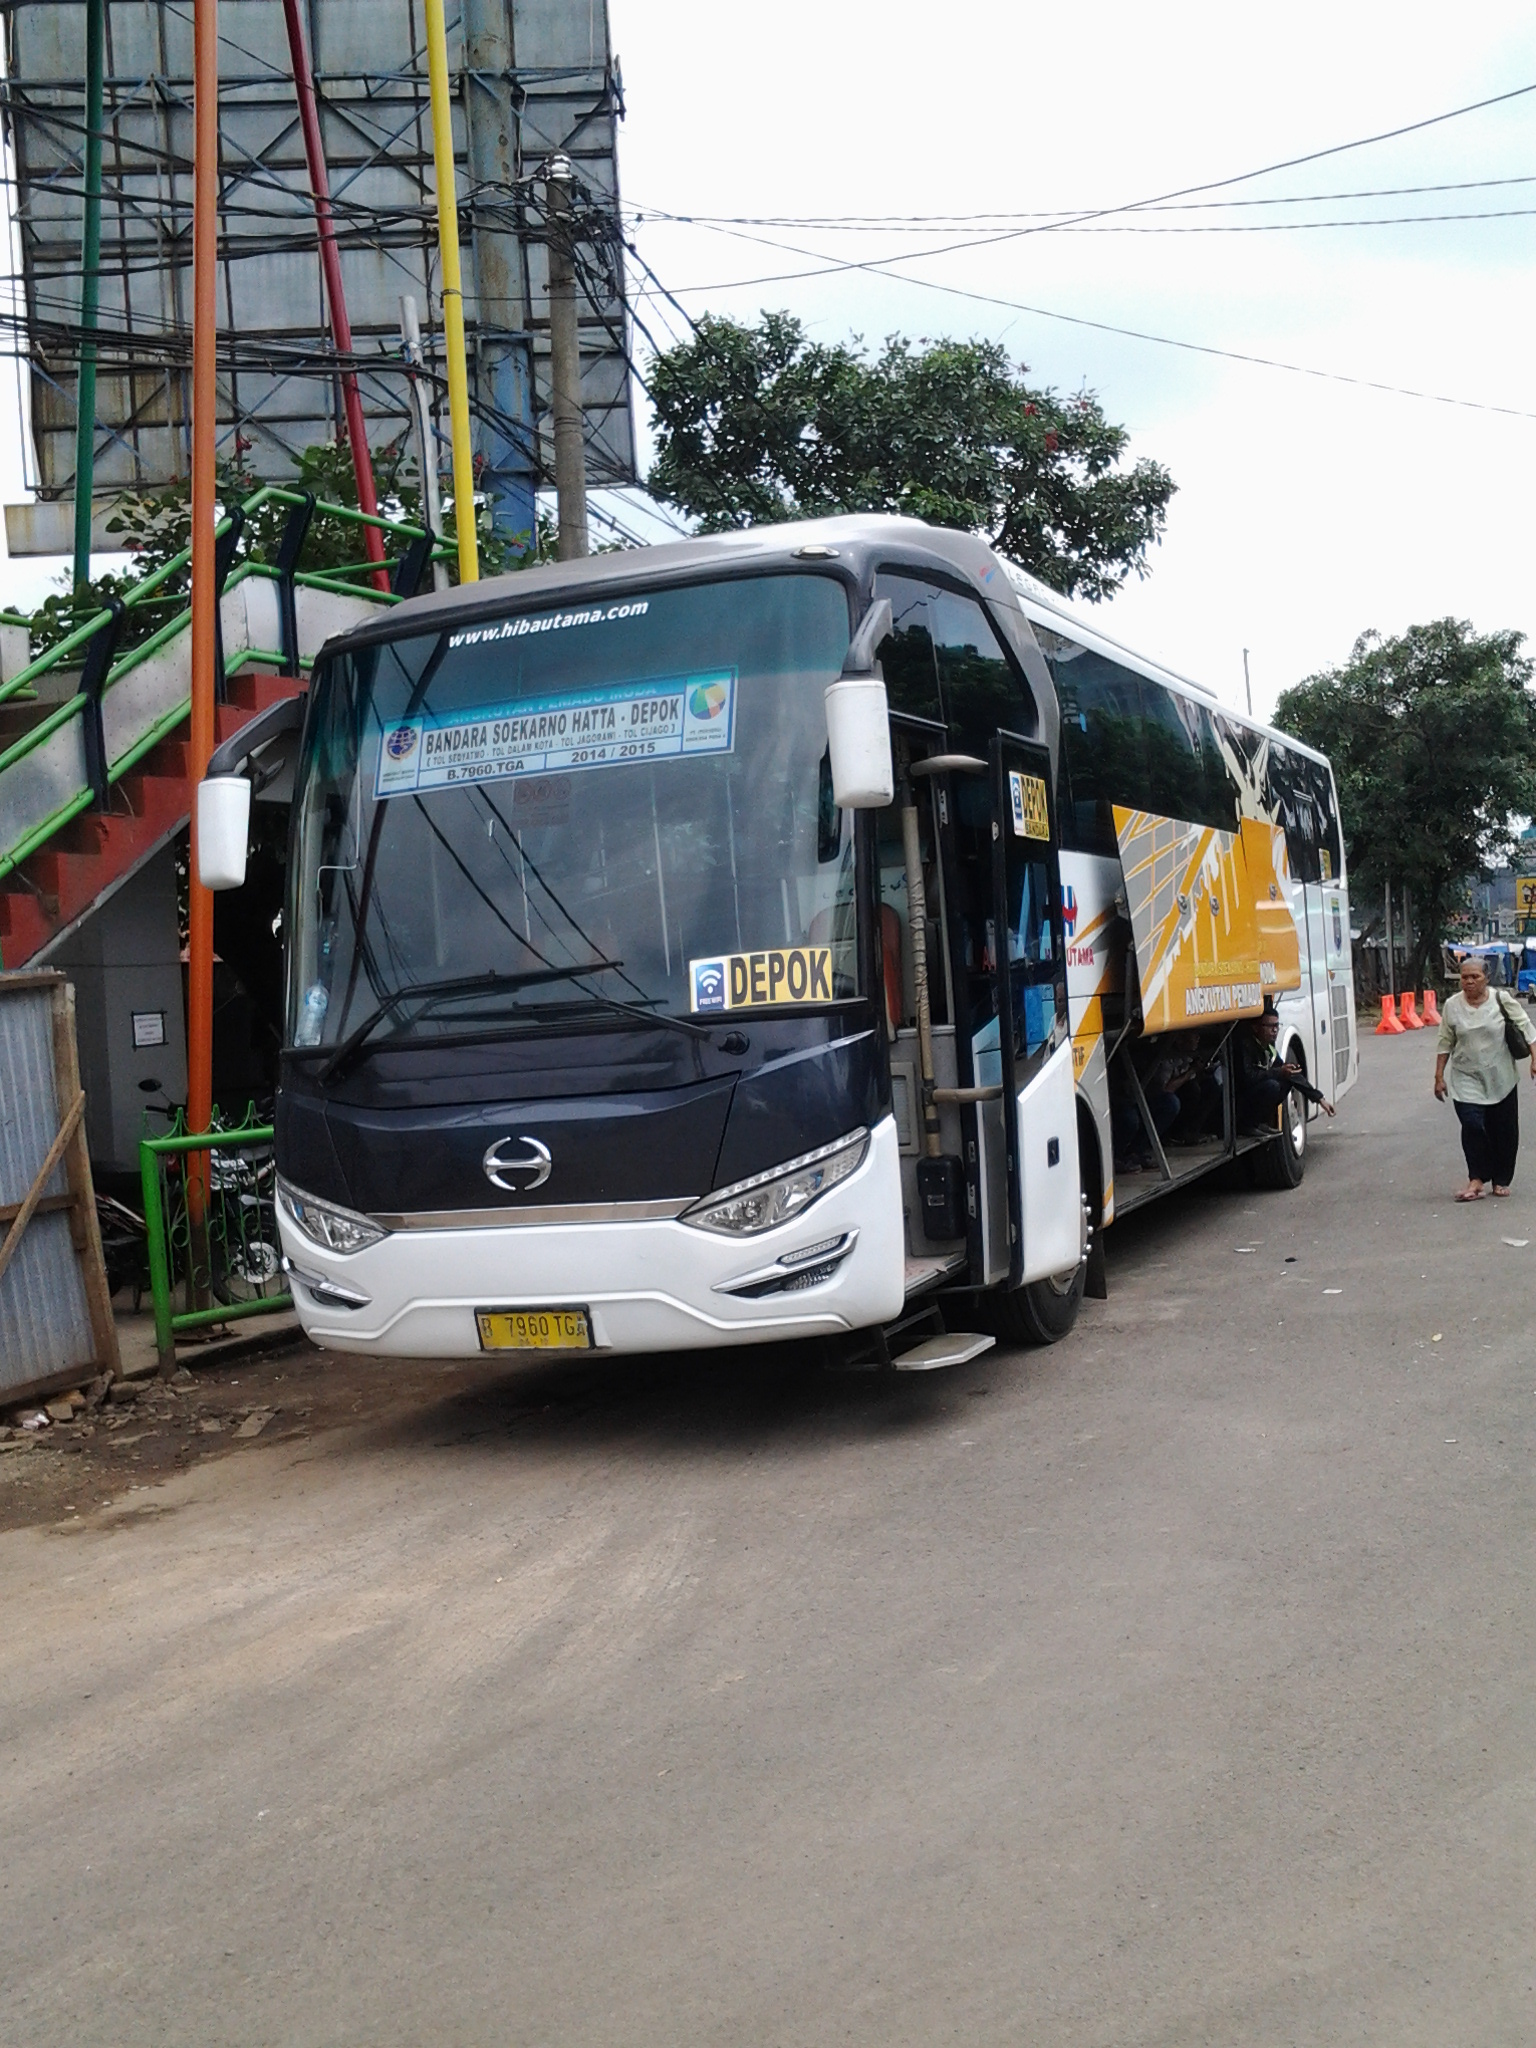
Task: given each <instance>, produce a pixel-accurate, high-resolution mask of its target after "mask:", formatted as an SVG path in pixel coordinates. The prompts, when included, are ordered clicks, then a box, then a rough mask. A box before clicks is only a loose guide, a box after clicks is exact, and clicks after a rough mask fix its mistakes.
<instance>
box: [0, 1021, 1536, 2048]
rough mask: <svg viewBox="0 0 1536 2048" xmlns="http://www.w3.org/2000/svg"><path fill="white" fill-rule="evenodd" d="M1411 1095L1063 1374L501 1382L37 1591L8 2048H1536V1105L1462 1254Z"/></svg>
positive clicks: (14, 1808) (330, 1439) (99, 1550)
mask: <svg viewBox="0 0 1536 2048" xmlns="http://www.w3.org/2000/svg"><path fill="white" fill-rule="evenodd" d="M1366 1054H1367V1057H1366V1070H1365V1078H1364V1081H1363V1083H1362V1085H1361V1086H1360V1088H1359V1089H1358V1090H1357V1092H1356V1093H1355V1094H1354V1096H1353V1097H1352V1098H1351V1099H1350V1101H1349V1102H1348V1104H1347V1107H1346V1111H1345V1113H1344V1114H1343V1115H1342V1116H1341V1117H1340V1120H1339V1125H1338V1127H1337V1128H1336V1129H1334V1130H1332V1131H1330V1132H1328V1133H1326V1134H1325V1135H1323V1136H1322V1137H1321V1139H1320V1141H1319V1142H1318V1143H1317V1145H1316V1148H1315V1151H1314V1154H1313V1158H1312V1163H1311V1168H1310V1171H1309V1173H1308V1176H1307V1180H1306V1184H1305V1186H1304V1187H1303V1189H1302V1190H1301V1191H1300V1192H1299V1193H1298V1194H1295V1195H1245V1196H1230V1195H1229V1196H1217V1195H1208V1194H1207V1195H1199V1194H1197V1195H1194V1196H1191V1197H1186V1198H1184V1199H1183V1200H1181V1202H1180V1203H1179V1204H1178V1205H1177V1206H1176V1207H1165V1209H1164V1210H1163V1211H1162V1212H1161V1213H1158V1214H1155V1215H1154V1216H1151V1217H1148V1218H1146V1219H1143V1220H1140V1221H1136V1222H1132V1223H1128V1224H1127V1225H1126V1226H1125V1227H1124V1229H1123V1231H1122V1233H1121V1238H1120V1243H1119V1246H1118V1249H1117V1251H1116V1252H1115V1253H1114V1255H1113V1258H1112V1269H1111V1285H1112V1294H1111V1299H1110V1301H1109V1302H1108V1303H1106V1304H1101V1305H1096V1306H1094V1307H1092V1308H1091V1310H1090V1311H1089V1312H1088V1314H1087V1316H1086V1319H1085V1323H1084V1325H1083V1326H1082V1327H1081V1328H1080V1330H1079V1333H1078V1334H1077V1336H1076V1337H1075V1338H1074V1339H1073V1340H1072V1341H1071V1342H1070V1343H1068V1344H1067V1345H1065V1346H1060V1347H1057V1348H1056V1349H1055V1350H1053V1351H1051V1352H1048V1353H1033V1354H1029V1353H1017V1354H1012V1355H1009V1356H998V1355H996V1354H993V1355H992V1356H989V1357H987V1358H984V1359H981V1360H979V1361H977V1362H976V1364H975V1365H973V1366H972V1367H970V1368H967V1369H966V1370H965V1371H964V1372H963V1373H962V1374H958V1375H955V1376H953V1377H950V1378H947V1379H943V1380H939V1379H937V1378H935V1379H933V1380H922V1381H915V1382H907V1381H899V1380H898V1381H893V1382H885V1381H880V1382H875V1381H870V1380H864V1379H848V1378H830V1377H825V1376H821V1375H817V1374H809V1373H806V1372H804V1371H803V1370H801V1369H798V1368H796V1367H794V1366H792V1365H786V1364H785V1363H784V1362H783V1361H782V1360H777V1361H775V1360H767V1361H765V1360H761V1359H757V1360H751V1361H743V1360H740V1359H737V1360H726V1361H719V1360H711V1361H709V1362H707V1363H703V1362H694V1363H692V1364H689V1365H686V1366H675V1365H669V1364H661V1365H655V1364H651V1365H643V1366H636V1365H629V1366H622V1367H619V1366H615V1367H612V1368H604V1369H602V1370H597V1371H587V1372H578V1373H565V1374H559V1373H553V1372H551V1373H539V1374H527V1373H524V1374H521V1375H503V1376H501V1377H499V1378H498V1377H497V1376H496V1375H494V1374H491V1373H486V1374H484V1375H482V1376H480V1377H479V1378H477V1379H474V1380H473V1381H472V1382H471V1383H469V1384H467V1385H464V1386H461V1387H458V1388H457V1389H456V1390H455V1391H453V1392H451V1393H447V1394H443V1393H438V1394H432V1393H430V1392H428V1393H424V1394H422V1395H421V1396H420V1397H419V1398H417V1399H416V1400H415V1402H414V1405H411V1406H409V1407H408V1408H407V1409H406V1410H405V1411H404V1412H403V1413H399V1414H396V1415H394V1416H392V1417H391V1418H390V1419H388V1420H387V1421H385V1422H382V1423H378V1424H375V1425H371V1426H369V1427H366V1428H363V1427H356V1426H354V1427H353V1428H352V1429H350V1430H340V1429H338V1430H334V1431H331V1432H328V1433H327V1432H322V1433H321V1434H318V1435H316V1436H315V1437H314V1439H313V1440H312V1441H311V1442H309V1443H308V1444H298V1443H293V1444H287V1445H283V1444H279V1445H276V1446H273V1447H272V1448H271V1449H267V1448H266V1447H265V1446H264V1445H256V1446H253V1447H252V1448H251V1450H250V1451H249V1452H248V1453H247V1454H244V1455H242V1456H240V1457H238V1458H230V1459H227V1460H225V1461H223V1462H221V1463H218V1464H214V1465H210V1466H205V1467H202V1468H199V1469H198V1470H197V1471H195V1472H192V1473H189V1474H187V1475H185V1476H183V1477H181V1478H178V1479H175V1480H172V1481H171V1482H170V1483H168V1484H166V1485H165V1486H163V1487H161V1488H158V1489H151V1490H149V1491H146V1492H142V1493H138V1494H135V1495H133V1496H131V1497H130V1499H129V1502H128V1504H127V1505H123V1504H119V1506H118V1507H116V1508H114V1509H113V1510H110V1511H108V1512H105V1513H103V1514H98V1515H95V1516H93V1517H92V1518H91V1519H90V1521H89V1522H87V1523H85V1524H84V1526H80V1525H78V1523H77V1524H76V1525H74V1526H71V1527H70V1528H69V1529H68V1530H67V1531H65V1530H63V1529H58V1528H54V1529H48V1530H22V1531H16V1532H13V1533H10V1534H8V1535H5V1536H4V1537H0V1587H3V1605H0V1845H3V1846H0V1983H3V1985H4V1994H3V2012H4V2019H3V2022H0V2035H3V2037H4V2039H5V2040H6V2042H8V2043H10V2044H15V2048H20V2044H23V2043H34V2042H37V2043H49V2044H57V2043H64V2042H68V2043H70V2044H72V2048H86V2044H95V2043H103V2044H112V2048H122V2044H125V2043H139V2042H144V2043H155V2044H157V2048H162V2044H172V2043H176V2044H179V2043H188V2044H198V2048H204V2044H210V2043H222V2042H230V2043H241V2044H245V2043H265V2042H278V2041H281V2042H283V2043H303V2044H307V2043H348V2044H351V2043H360V2042H367V2043H374V2042H379V2043H396V2042H398V2043H424V2042H431V2043H433V2044H460V2043H464V2044H471V2043H473V2044H481V2043H490V2042H507V2043H517V2044H519V2048H522V2044H534V2043H550V2044H561V2048H565V2044H572V2043H579V2044H586V2043H615V2044H620V2043H622V2044H625V2048H634V2044H636V2043H646V2044H649V2043H671V2042H682V2041H687V2042H689V2043H720V2044H733V2048H734V2044H739V2043H743V2042H752V2043H757V2042H765V2043H768V2042H771V2043H796V2044H798V2043H808V2044H809V2043H814V2044H821V2043H830V2042H851V2043H871V2044H875V2043H878V2044H881V2048H890V2044H895V2043H908V2042H910V2043H914V2044H919V2043H920V2044H925V2048H927V2044H932V2043H937V2042H947V2041H963V2042H966V2043H978V2042H982V2043H990V2042H998V2043H1003V2042H1006V2043H1010V2044H1013V2043H1020V2042H1043V2043H1050V2044H1052V2048H1055V2044H1062V2043H1066V2044H1079V2043H1081V2044H1095V2048H1097V2044H1102V2048H1128V2044H1137V2048H1140V2044H1154V2043H1155V2044H1166V2048H1190V2044H1195V2043H1207V2042H1209V2043H1213V2044H1221V2048H1232V2044H1243V2043H1265V2044H1268V2043H1286V2044H1292V2043H1304V2044H1312V2043H1316V2044H1327V2048H1337V2044H1343V2043H1356V2042H1359V2043H1366V2042H1369V2043H1372V2044H1380V2043H1388V2042H1390V2043H1392V2044H1393V2048H1404V2044H1417V2043H1424V2044H1434V2048H1445V2044H1449V2043H1468V2044H1477V2048H1487V2044H1501V2043H1506V2042H1507V2043H1512V2044H1513V2043H1527V2042H1529V2041H1531V2040H1532V2039H1533V2038H1536V1989H1533V1985H1536V1740H1533V1738H1536V1707H1533V1700H1536V1603H1533V1601H1532V1598H1531V1591H1532V1588H1531V1576H1532V1574H1531V1562H1532V1535H1531V1530H1532V1497H1533V1487H1532V1452H1533V1443H1536V1356H1533V1345H1532V1343H1531V1339H1530V1324H1531V1304H1532V1298H1533V1292H1532V1275H1533V1272H1536V1194H1533V1193H1532V1190H1536V1091H1530V1090H1527V1091H1526V1097H1525V1099H1526V1102H1527V1105H1528V1110H1527V1120H1528V1123H1529V1124H1530V1126H1531V1129H1532V1134H1533V1135H1532V1156H1531V1157H1530V1159H1529V1160H1528V1162H1527V1170H1526V1175H1525V1186H1524V1187H1523V1188H1522V1189H1521V1190H1520V1191H1519V1192H1518V1193H1517V1195H1516V1196H1515V1197H1514V1198H1513V1199H1512V1200H1510V1201H1508V1202H1503V1203H1494V1202H1492V1201H1488V1202H1485V1203H1483V1204H1482V1205H1480V1206H1478V1207H1475V1208H1468V1209H1457V1208H1454V1207H1453V1206H1452V1205H1451V1203H1450V1202H1449V1201H1448V1200H1447V1199H1446V1196H1447V1195H1448V1193H1449V1191H1450V1190H1451V1188H1452V1187H1453V1186H1454V1185H1455V1182H1456V1170H1457V1166H1458V1164H1459V1159H1458V1155H1457V1153H1456V1148H1455V1144H1454V1135H1453V1125H1452V1122H1451V1118H1450V1113H1449V1111H1442V1110H1438V1109H1436V1108H1435V1106H1434V1105H1433V1103H1432V1102H1431V1101H1430V1100H1429V1094H1428V1083H1429V1072H1430V1064H1431V1057H1432V1055H1431V1050H1430V1047H1429V1046H1428V1045H1427V1044H1426V1043H1425V1041H1424V1039H1423V1038H1419V1039H1416V1040H1415V1039H1399V1040H1385V1041H1380V1042H1378V1041H1374V1040H1372V1041H1367V1047H1366ZM1526 1237H1529V1238H1530V1239H1531V1242H1530V1243H1529V1244H1524V1245H1520V1246H1518V1247H1517V1246H1511V1245H1508V1244H1506V1243H1504V1242H1502V1240H1503V1239H1505V1238H1526ZM1243 1247H1248V1249H1242V1248H1243ZM1333 1290H1337V1291H1333ZM1436 1333H1441V1334H1442V1335H1443V1342H1439V1343H1437V1342H1435V1341H1434V1338H1435V1336H1436Z"/></svg>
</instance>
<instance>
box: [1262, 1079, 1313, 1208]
mask: <svg viewBox="0 0 1536 2048" xmlns="http://www.w3.org/2000/svg"><path fill="white" fill-rule="evenodd" d="M1251 1156H1252V1160H1253V1184H1254V1186H1255V1187H1258V1188H1279V1189H1282V1190H1283V1189H1285V1188H1299V1187H1300V1186H1301V1177H1302V1175H1303V1174H1304V1173H1305V1172H1306V1170H1307V1105H1306V1103H1305V1102H1303V1100H1302V1099H1301V1097H1300V1096H1299V1095H1297V1094H1295V1093H1294V1092H1293V1093H1292V1094H1290V1095H1287V1096H1286V1098H1285V1101H1284V1102H1283V1103H1282V1104H1281V1105H1280V1135H1279V1137H1277V1138H1276V1139H1274V1140H1273V1142H1272V1143H1270V1144H1268V1145H1265V1146H1262V1147H1261V1148H1260V1150H1259V1151H1257V1152H1255V1153H1253V1154H1252V1155H1251Z"/></svg>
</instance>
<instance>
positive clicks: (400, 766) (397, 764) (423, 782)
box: [373, 669, 736, 798]
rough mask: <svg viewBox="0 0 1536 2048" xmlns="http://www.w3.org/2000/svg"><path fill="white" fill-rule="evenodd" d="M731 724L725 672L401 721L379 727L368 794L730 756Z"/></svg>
mask: <svg viewBox="0 0 1536 2048" xmlns="http://www.w3.org/2000/svg"><path fill="white" fill-rule="evenodd" d="M735 722H736V676H735V673H734V671H732V670H730V669H725V670H719V671H716V672H714V673H711V674H709V675H699V676H676V677H673V678H671V679H670V680H668V681H665V682H650V683H619V684H616V685H613V686H610V687H605V688H600V689H592V690H571V691H565V692H562V693H561V694H559V695H558V696H554V695H552V696H546V697H525V698H524V699H523V701H522V702H521V703H519V704H491V705H481V706H478V707H477V708H476V709H475V710H473V711H459V712H453V713H449V714H447V715H445V716H443V717H440V718H433V717H422V718H409V719H402V720H400V721H398V722H397V723H396V724H393V725H386V726H385V728H384V732H383V735H382V738H381V741H380V745H379V762H378V768H377V770H376V771H375V775H374V786H373V793H374V795H375V797H379V798H382V797H390V796H405V795H419V794H420V793H421V791H423V790H428V789H447V788H451V787H452V786H453V785H454V784H457V783H473V782H496V781H501V780H504V779H505V778H506V777H508V776H512V775H541V774H547V773H548V772H550V771H551V770H555V769H560V770H572V769H581V768H622V767H624V766H625V765H627V764H628V763H630V762H634V761H658V760H667V759H672V760H676V759H679V758H681V757H685V756H687V755H690V754H728V753H729V752H730V751H731V745H732V741H733V739H734V729H735Z"/></svg>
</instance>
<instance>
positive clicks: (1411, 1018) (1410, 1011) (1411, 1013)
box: [1397, 988, 1424, 1031]
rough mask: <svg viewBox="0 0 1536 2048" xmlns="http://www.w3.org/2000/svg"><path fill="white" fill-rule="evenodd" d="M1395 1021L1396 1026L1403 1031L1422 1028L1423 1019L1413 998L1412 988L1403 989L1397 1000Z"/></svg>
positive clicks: (1420, 1029)
mask: <svg viewBox="0 0 1536 2048" xmlns="http://www.w3.org/2000/svg"><path fill="white" fill-rule="evenodd" d="M1397 1022H1398V1028H1399V1029H1400V1030H1403V1031H1422V1030H1423V1029H1424V1019H1423V1018H1422V1017H1421V1016H1420V1015H1419V1009H1418V1005H1417V1003H1415V1001H1414V999H1413V990H1412V989H1411V988H1405V989H1404V990H1403V993H1402V997H1401V999H1400V1000H1399V1002H1398V1005H1397Z"/></svg>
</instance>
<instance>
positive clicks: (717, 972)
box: [688, 946, 832, 1011]
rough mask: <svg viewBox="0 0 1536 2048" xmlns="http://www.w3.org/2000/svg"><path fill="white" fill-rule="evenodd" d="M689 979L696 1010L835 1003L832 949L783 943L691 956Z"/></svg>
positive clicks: (750, 1008)
mask: <svg viewBox="0 0 1536 2048" xmlns="http://www.w3.org/2000/svg"><path fill="white" fill-rule="evenodd" d="M688 982H689V986H690V988H691V989H692V991H693V1007H694V1009H695V1010H696V1011H709V1010H755V1009H762V1008H765V1007H766V1006H767V1005H768V1004H770V1003H773V1004H778V1003H830V1002H831V1000H832V948H831V947H830V946H779V947H774V948H770V949H768V950H766V951H764V952H761V953H719V954H716V956H715V957H714V959H712V960H690V961H689V962H688Z"/></svg>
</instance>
